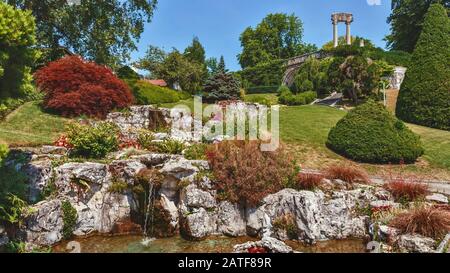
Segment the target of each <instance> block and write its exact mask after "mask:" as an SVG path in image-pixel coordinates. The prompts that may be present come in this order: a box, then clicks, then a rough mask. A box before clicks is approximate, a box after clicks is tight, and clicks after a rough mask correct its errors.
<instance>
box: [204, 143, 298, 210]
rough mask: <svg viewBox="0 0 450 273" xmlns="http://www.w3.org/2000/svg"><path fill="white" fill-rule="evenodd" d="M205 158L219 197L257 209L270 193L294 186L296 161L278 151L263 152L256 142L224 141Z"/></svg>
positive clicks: (282, 151)
mask: <svg viewBox="0 0 450 273" xmlns="http://www.w3.org/2000/svg"><path fill="white" fill-rule="evenodd" d="M206 156H207V158H208V161H209V163H210V166H211V168H212V171H213V175H214V178H215V182H216V183H215V187H216V189H217V192H218V195H219V198H221V199H226V200H229V201H231V202H233V203H243V204H245V205H248V206H255V205H257V204H258V203H260V202H261V201H262V199H263V198H264V197H266V196H267V195H269V194H272V193H276V192H278V191H280V190H282V189H283V188H286V187H290V186H291V185H292V184H293V183H295V176H296V174H297V173H298V169H297V167H296V164H295V161H294V160H293V159H292V158H291V157H290V156H289V155H288V153H286V152H285V150H284V149H283V148H279V149H278V150H277V151H274V152H263V151H261V149H260V143H259V142H257V141H224V142H221V143H219V144H216V145H215V146H213V147H212V148H210V149H209V150H208V151H207V153H206Z"/></svg>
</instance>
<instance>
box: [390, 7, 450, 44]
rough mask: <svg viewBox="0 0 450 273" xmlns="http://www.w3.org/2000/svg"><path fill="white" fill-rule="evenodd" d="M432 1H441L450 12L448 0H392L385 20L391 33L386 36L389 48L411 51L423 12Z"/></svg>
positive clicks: (419, 30) (420, 29) (419, 28)
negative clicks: (389, 13)
mask: <svg viewBox="0 0 450 273" xmlns="http://www.w3.org/2000/svg"><path fill="white" fill-rule="evenodd" d="M433 3H442V4H443V5H444V6H445V7H446V9H447V13H449V12H450V0H392V13H391V15H390V16H389V18H388V20H387V21H388V23H390V24H391V34H390V35H388V36H387V37H386V40H387V42H388V46H389V47H390V48H391V49H394V50H402V51H406V52H413V50H414V48H415V46H416V43H417V40H418V39H419V35H420V33H421V32H422V27H423V21H424V18H425V14H426V12H427V11H428V9H429V7H430V5H432V4H433Z"/></svg>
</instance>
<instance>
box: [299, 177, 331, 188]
mask: <svg viewBox="0 0 450 273" xmlns="http://www.w3.org/2000/svg"><path fill="white" fill-rule="evenodd" d="M323 178H324V177H323V175H321V174H314V173H299V174H298V175H297V188H298V189H302V190H313V189H315V188H317V187H319V186H320V185H321V184H322V181H323Z"/></svg>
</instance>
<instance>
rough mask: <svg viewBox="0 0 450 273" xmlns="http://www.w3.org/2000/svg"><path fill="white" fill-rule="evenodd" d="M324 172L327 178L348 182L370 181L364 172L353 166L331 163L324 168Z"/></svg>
mask: <svg viewBox="0 0 450 273" xmlns="http://www.w3.org/2000/svg"><path fill="white" fill-rule="evenodd" d="M325 174H326V175H325V176H326V177H327V178H329V179H340V180H342V181H345V182H347V183H350V184H353V183H356V182H359V183H369V182H370V181H369V177H368V176H367V174H366V172H365V171H363V170H361V169H359V168H357V167H354V166H341V165H333V166H331V167H328V168H327V169H326V170H325Z"/></svg>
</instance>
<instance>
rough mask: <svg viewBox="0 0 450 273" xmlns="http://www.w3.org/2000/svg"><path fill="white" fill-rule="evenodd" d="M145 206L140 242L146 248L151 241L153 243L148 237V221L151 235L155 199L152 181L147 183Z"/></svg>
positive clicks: (152, 239)
mask: <svg viewBox="0 0 450 273" xmlns="http://www.w3.org/2000/svg"><path fill="white" fill-rule="evenodd" d="M146 199H147V204H146V206H145V207H146V211H145V220H144V228H143V230H144V234H143V235H144V239H143V240H142V244H143V245H144V246H148V245H149V244H150V243H151V242H152V241H154V238H150V237H148V235H149V233H148V232H149V230H148V227H149V220H150V234H151V235H153V232H154V230H153V223H154V213H153V212H154V211H153V210H154V207H155V205H154V199H155V191H154V187H153V183H152V181H149V187H148V196H147V198H146Z"/></svg>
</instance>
